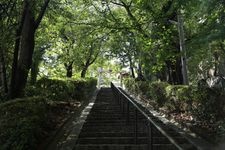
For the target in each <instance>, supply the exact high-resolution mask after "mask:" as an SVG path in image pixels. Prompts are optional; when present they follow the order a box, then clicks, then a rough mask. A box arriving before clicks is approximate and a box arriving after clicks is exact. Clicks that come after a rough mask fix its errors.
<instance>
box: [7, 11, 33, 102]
mask: <svg viewBox="0 0 225 150" xmlns="http://www.w3.org/2000/svg"><path fill="white" fill-rule="evenodd" d="M21 35H22V38H21V47H20V52H19V59H18V64H17V68H16V76H15V84H14V85H13V91H12V92H13V93H11V94H12V95H11V96H12V98H15V97H20V96H23V90H24V88H25V86H26V83H27V77H28V73H29V69H30V68H31V64H32V56H33V51H34V36H35V19H34V14H33V10H31V8H30V7H27V10H26V16H25V20H24V26H23V29H22V34H21Z"/></svg>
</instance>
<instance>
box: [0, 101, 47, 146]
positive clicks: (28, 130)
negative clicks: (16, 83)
mask: <svg viewBox="0 0 225 150" xmlns="http://www.w3.org/2000/svg"><path fill="white" fill-rule="evenodd" d="M46 106H47V105H46V101H45V99H44V98H38V97H34V98H25V99H16V100H11V101H9V102H6V103H3V104H1V105H0V131H1V132H0V149H3V150H4V149H14V150H28V149H35V147H36V146H37V144H38V142H39V141H38V140H40V139H41V137H42V136H43V132H41V131H42V128H43V124H44V123H45V122H46V115H45V114H46Z"/></svg>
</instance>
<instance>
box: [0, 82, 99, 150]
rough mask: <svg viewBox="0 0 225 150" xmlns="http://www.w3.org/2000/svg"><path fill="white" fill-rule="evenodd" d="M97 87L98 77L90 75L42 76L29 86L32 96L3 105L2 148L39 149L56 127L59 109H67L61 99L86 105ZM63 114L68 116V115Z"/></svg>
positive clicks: (0, 119) (28, 93)
mask: <svg viewBox="0 0 225 150" xmlns="http://www.w3.org/2000/svg"><path fill="white" fill-rule="evenodd" d="M95 87H96V80H95V79H91V78H90V79H80V80H78V79H71V80H56V79H45V78H43V79H40V80H38V81H37V86H31V87H27V89H26V96H29V97H25V98H21V99H15V100H11V101H8V102H5V103H2V104H0V131H1V132H0V149H1V150H6V149H15V150H30V149H37V146H38V145H39V144H40V142H43V139H46V137H47V136H49V134H50V133H51V132H52V131H53V130H54V129H55V128H56V126H57V122H56V121H55V120H57V119H56V118H57V117H59V116H57V115H60V113H59V112H60V111H61V113H62V111H63V110H65V109H68V108H66V107H63V106H60V105H58V104H60V103H59V102H63V103H65V104H66V106H67V107H68V105H69V104H70V103H72V102H76V103H78V102H79V103H80V105H84V103H86V101H88V99H89V98H90V96H91V95H92V94H93V91H94V90H95ZM76 103H74V104H76ZM72 104H73V103H72ZM74 104H73V105H74ZM76 109H77V108H73V109H72V110H71V111H76ZM66 111H69V110H66ZM67 115H69V114H67ZM64 117H65V118H63V119H66V118H67V117H68V116H64ZM60 121H61V122H62V120H60ZM61 122H59V123H60V124H61Z"/></svg>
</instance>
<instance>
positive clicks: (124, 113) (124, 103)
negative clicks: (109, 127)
mask: <svg viewBox="0 0 225 150" xmlns="http://www.w3.org/2000/svg"><path fill="white" fill-rule="evenodd" d="M124 114H125V97H124V98H123V115H124Z"/></svg>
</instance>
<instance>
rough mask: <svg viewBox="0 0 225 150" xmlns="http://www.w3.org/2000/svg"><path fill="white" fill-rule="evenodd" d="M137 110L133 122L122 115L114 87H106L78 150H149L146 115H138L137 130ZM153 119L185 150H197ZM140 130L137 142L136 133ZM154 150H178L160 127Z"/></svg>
mask: <svg viewBox="0 0 225 150" xmlns="http://www.w3.org/2000/svg"><path fill="white" fill-rule="evenodd" d="M134 112H135V111H134V108H132V107H131V108H130V118H129V120H130V121H129V122H127V120H126V115H125V114H123V113H122V112H121V109H120V105H118V104H117V103H116V100H114V96H113V93H112V90H111V89H110V88H102V89H101V90H100V91H99V93H98V95H97V98H96V101H95V104H94V106H93V108H92V110H91V111H90V114H89V115H88V117H87V119H86V121H85V123H84V125H83V128H82V130H81V132H80V135H79V137H78V139H77V141H76V145H75V148H74V149H75V150H147V149H149V147H148V143H149V134H148V132H147V131H148V129H147V123H146V120H145V118H144V117H143V115H141V114H140V113H138V114H137V116H138V124H137V128H135V126H136V125H135V123H134V120H135V119H134V118H135V113H134ZM152 119H153V120H154V121H155V122H157V123H159V124H160V126H161V127H162V128H163V129H164V130H165V131H166V132H167V133H168V134H169V135H170V136H172V137H173V138H174V139H175V141H176V142H177V143H179V144H180V145H181V146H182V149H190V150H192V149H193V150H194V149H196V148H195V147H194V146H192V145H191V144H190V143H189V142H188V141H187V140H186V139H185V138H183V137H182V136H181V135H180V134H179V133H176V132H175V131H174V130H173V129H170V128H169V127H167V126H166V125H165V124H163V123H162V122H161V121H160V120H158V119H157V118H154V117H153V116H152ZM136 129H137V130H138V132H137V135H138V138H137V140H136V139H135V135H136V134H135V130H136ZM152 135H153V138H152V143H153V146H152V150H176V149H178V148H176V147H175V146H174V145H173V144H171V142H170V141H169V140H168V139H167V138H166V137H165V136H164V135H163V134H161V132H160V131H158V130H157V129H156V128H152Z"/></svg>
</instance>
